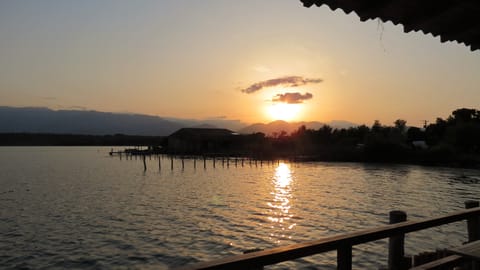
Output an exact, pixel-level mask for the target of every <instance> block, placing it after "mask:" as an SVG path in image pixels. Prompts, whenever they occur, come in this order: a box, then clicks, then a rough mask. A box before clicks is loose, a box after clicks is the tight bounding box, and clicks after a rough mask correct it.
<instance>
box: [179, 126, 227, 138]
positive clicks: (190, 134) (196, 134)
mask: <svg viewBox="0 0 480 270" xmlns="http://www.w3.org/2000/svg"><path fill="white" fill-rule="evenodd" d="M231 135H235V133H234V132H233V131H231V130H228V129H223V128H181V129H179V130H177V131H175V132H174V133H172V134H170V136H169V137H175V138H207V137H208V138H218V137H224V136H231Z"/></svg>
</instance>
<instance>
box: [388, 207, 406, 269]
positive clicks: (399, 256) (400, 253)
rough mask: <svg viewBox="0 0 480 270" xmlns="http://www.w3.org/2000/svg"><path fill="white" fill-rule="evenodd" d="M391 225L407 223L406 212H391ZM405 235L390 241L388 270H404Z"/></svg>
mask: <svg viewBox="0 0 480 270" xmlns="http://www.w3.org/2000/svg"><path fill="white" fill-rule="evenodd" d="M389 217H390V224H395V223H400V222H404V221H407V213H405V212H404V211H390V213H389ZM404 246H405V234H398V235H394V236H391V237H390V238H389V239H388V269H389V270H401V269H404V264H405V262H404V256H405V248H404Z"/></svg>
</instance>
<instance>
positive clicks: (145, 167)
mask: <svg viewBox="0 0 480 270" xmlns="http://www.w3.org/2000/svg"><path fill="white" fill-rule="evenodd" d="M142 157H143V158H142V159H143V171H146V170H147V163H146V162H145V155H142Z"/></svg>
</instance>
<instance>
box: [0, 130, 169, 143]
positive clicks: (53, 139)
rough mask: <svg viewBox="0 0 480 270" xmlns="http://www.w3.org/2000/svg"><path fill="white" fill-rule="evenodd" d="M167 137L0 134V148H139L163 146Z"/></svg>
mask: <svg viewBox="0 0 480 270" xmlns="http://www.w3.org/2000/svg"><path fill="white" fill-rule="evenodd" d="M164 140H165V137H158V136H131V135H123V134H115V135H103V136H102V135H73V134H43V133H42V134H40V133H0V146H137V145H161V144H162V143H163V141H164Z"/></svg>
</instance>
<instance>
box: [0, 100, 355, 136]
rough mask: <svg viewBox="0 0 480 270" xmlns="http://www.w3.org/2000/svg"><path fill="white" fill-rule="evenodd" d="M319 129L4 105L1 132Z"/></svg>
mask: <svg viewBox="0 0 480 270" xmlns="http://www.w3.org/2000/svg"><path fill="white" fill-rule="evenodd" d="M327 124H328V125H330V126H332V127H333V128H345V127H350V126H355V124H353V123H349V122H345V121H332V122H329V123H327ZM302 125H305V126H306V127H307V128H310V129H318V128H320V127H322V126H323V125H324V123H320V122H296V123H287V122H285V121H274V122H271V123H268V124H253V125H249V126H247V125H246V124H245V123H243V122H241V121H239V120H230V119H225V118H222V117H219V118H211V119H204V120H195V119H179V118H162V117H158V116H150V115H143V114H128V113H110V112H98V111H87V110H51V109H48V108H34V107H27V108H17V107H6V106H0V133H21V132H25V133H53V134H88V135H108V134H125V135H144V136H168V135H170V134H171V133H173V132H175V131H177V130H178V129H180V128H184V127H203V128H216V127H218V128H227V129H230V130H234V131H237V132H239V133H243V134H249V133H256V132H263V133H265V134H267V135H271V134H273V133H274V132H277V133H280V132H281V131H285V132H287V133H291V132H292V131H295V130H297V129H298V128H299V127H300V126H302Z"/></svg>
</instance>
